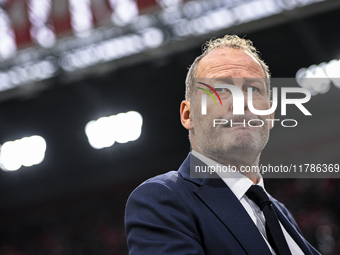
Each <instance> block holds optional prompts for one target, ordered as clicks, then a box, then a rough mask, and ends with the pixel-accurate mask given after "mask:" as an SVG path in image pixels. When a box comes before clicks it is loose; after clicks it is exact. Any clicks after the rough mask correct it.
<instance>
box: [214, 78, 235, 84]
mask: <svg viewBox="0 0 340 255" xmlns="http://www.w3.org/2000/svg"><path fill="white" fill-rule="evenodd" d="M217 82H223V83H226V84H233V78H232V77H219V78H212V79H211V83H212V84H215V83H217Z"/></svg>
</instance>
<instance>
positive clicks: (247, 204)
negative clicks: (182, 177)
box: [191, 150, 304, 255]
mask: <svg viewBox="0 0 340 255" xmlns="http://www.w3.org/2000/svg"><path fill="white" fill-rule="evenodd" d="M191 153H192V155H194V156H195V157H197V158H198V159H200V160H201V161H202V162H203V163H205V164H206V165H208V166H217V165H219V166H223V165H222V164H219V163H218V162H216V161H214V160H212V159H210V158H207V157H205V156H204V155H202V154H200V153H198V152H197V151H194V150H192V151H191ZM216 173H217V174H218V175H219V176H220V177H221V174H220V173H218V172H216ZM221 178H222V180H223V181H224V182H225V183H226V184H227V185H228V187H229V188H230V189H231V191H232V192H233V193H234V195H235V196H236V197H237V199H238V200H239V201H240V203H241V204H242V206H243V207H244V209H245V210H246V211H247V213H248V214H249V216H250V218H251V219H252V220H253V222H254V223H255V225H256V227H257V228H258V229H259V231H260V233H261V235H262V237H263V239H264V240H265V242H266V243H267V245H268V248H269V249H270V251H271V252H272V254H274V255H276V253H275V251H274V250H273V248H272V247H271V245H270V244H269V242H268V240H267V234H266V228H265V222H266V220H265V217H264V214H263V212H262V211H261V209H260V208H259V207H258V206H257V204H255V202H254V201H252V200H251V199H249V198H248V197H247V195H246V192H247V190H248V189H249V188H250V186H251V185H253V184H254V183H253V182H252V181H251V180H250V179H249V178H247V177H246V176H244V175H243V174H241V173H239V172H230V173H227V174H226V173H225V172H224V173H223V177H221ZM257 185H260V186H261V187H262V188H263V189H264V191H265V192H266V193H267V191H266V190H265V188H264V183H263V179H262V176H261V175H260V181H259V183H257ZM279 223H280V226H281V229H282V232H283V235H284V236H285V238H286V241H287V243H288V246H289V249H290V251H291V253H292V254H293V255H303V254H304V253H303V251H302V250H301V248H300V247H299V246H298V245H297V243H296V242H295V241H294V239H293V238H292V237H291V236H290V235H289V234H288V232H287V231H286V229H285V228H284V227H283V226H282V224H281V222H280V221H279Z"/></svg>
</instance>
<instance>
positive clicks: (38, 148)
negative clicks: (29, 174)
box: [0, 135, 46, 171]
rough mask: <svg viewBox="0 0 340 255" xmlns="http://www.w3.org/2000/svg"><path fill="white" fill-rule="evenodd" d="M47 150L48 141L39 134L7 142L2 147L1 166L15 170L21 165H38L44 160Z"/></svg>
mask: <svg viewBox="0 0 340 255" xmlns="http://www.w3.org/2000/svg"><path fill="white" fill-rule="evenodd" d="M45 151H46V141H45V139H44V138H42V137H41V136H37V135H34V136H30V137H24V138H21V139H18V140H15V141H8V142H5V143H4V144H3V145H2V146H1V149H0V167H1V168H2V170H4V171H15V170H18V169H19V168H20V167H21V166H25V167H30V166H33V165H38V164H40V163H41V162H42V161H43V160H44V158H45Z"/></svg>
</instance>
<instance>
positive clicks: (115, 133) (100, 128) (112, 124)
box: [85, 111, 143, 149]
mask: <svg viewBox="0 0 340 255" xmlns="http://www.w3.org/2000/svg"><path fill="white" fill-rule="evenodd" d="M142 124H143V118H142V116H141V115H140V113H138V112H135V111H130V112H127V113H119V114H117V115H111V116H109V117H102V118H99V119H98V120H92V121H90V122H88V123H87V124H86V126H85V133H86V136H87V138H88V141H89V143H90V145H91V146H92V147H93V148H95V149H102V148H105V147H110V146H112V145H113V144H114V143H115V142H118V143H127V142H130V141H135V140H137V139H138V138H139V136H140V135H141V132H142Z"/></svg>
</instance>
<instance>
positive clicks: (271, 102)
mask: <svg viewBox="0 0 340 255" xmlns="http://www.w3.org/2000/svg"><path fill="white" fill-rule="evenodd" d="M272 104H273V101H272V100H270V107H272ZM274 118H275V111H274V112H273V113H271V114H270V115H269V119H272V120H273V119H274ZM274 122H275V121H269V129H272V128H273V127H274Z"/></svg>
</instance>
